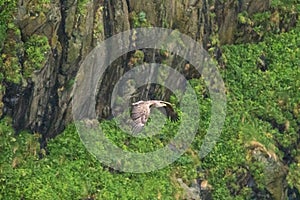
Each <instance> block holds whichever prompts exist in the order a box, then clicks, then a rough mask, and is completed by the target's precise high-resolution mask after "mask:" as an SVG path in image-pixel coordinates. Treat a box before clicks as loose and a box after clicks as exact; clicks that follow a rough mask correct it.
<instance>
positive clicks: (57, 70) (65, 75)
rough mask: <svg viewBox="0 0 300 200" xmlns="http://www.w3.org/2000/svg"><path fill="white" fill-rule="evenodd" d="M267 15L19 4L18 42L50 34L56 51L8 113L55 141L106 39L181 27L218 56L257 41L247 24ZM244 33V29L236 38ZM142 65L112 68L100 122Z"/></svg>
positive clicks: (14, 91)
mask: <svg viewBox="0 0 300 200" xmlns="http://www.w3.org/2000/svg"><path fill="white" fill-rule="evenodd" d="M268 9H270V2H269V1H268V0H265V1H260V0H248V1H236V0H230V1H217V0H216V1H208V0H183V1H177V0H171V1H164V0H159V1H134V0H93V1H91V0H82V1H75V0H66V1H62V0H60V1H59V0H54V1H51V2H50V1H42V2H40V1H36V0H34V1H32V0H30V1H29V0H20V1H19V2H18V5H17V12H16V14H15V17H16V20H15V23H16V25H17V27H18V28H19V30H20V32H21V34H20V37H19V38H18V40H19V42H20V43H26V41H28V40H29V39H30V37H31V36H32V35H42V36H46V38H47V39H48V43H49V45H50V50H49V51H48V52H47V53H46V54H45V62H43V63H42V66H41V67H40V68H39V69H38V70H35V71H33V72H32V74H31V75H30V78H26V79H25V78H24V79H23V81H22V84H21V85H14V84H13V85H11V86H9V87H8V89H7V90H6V93H5V94H4V97H3V103H4V105H3V106H4V113H5V114H9V115H11V116H12V117H13V120H14V125H15V127H16V128H17V129H19V130H20V129H30V130H31V131H34V132H39V133H42V134H43V136H44V137H45V138H47V137H52V136H54V135H56V134H57V133H59V132H60V131H61V130H62V129H63V128H64V126H65V125H66V124H67V123H68V122H70V121H71V120H72V116H71V112H70V111H71V99H72V96H71V91H72V84H73V83H74V79H75V75H76V73H77V71H78V69H79V66H80V63H81V62H82V60H83V59H84V58H85V56H86V55H87V54H88V53H89V52H90V51H91V50H92V49H93V47H95V46H96V45H97V44H99V43H101V41H103V40H105V39H106V38H108V37H110V36H112V35H114V34H116V33H119V32H122V31H125V30H129V29H131V28H135V27H147V26H157V27H165V28H170V29H178V30H179V31H180V32H182V33H184V34H187V35H189V36H190V37H192V38H193V39H194V40H196V41H198V42H199V43H202V44H203V46H204V47H205V48H206V49H208V50H209V51H210V52H212V53H213V54H215V55H216V56H217V57H218V56H220V52H219V50H218V48H217V46H218V45H220V44H227V43H233V42H235V41H236V40H237V39H239V40H242V41H243V40H251V39H252V38H254V39H259V38H257V37H252V36H257V33H253V31H249V29H251V25H253V24H251V23H250V22H249V20H248V21H247V20H246V22H249V24H247V23H244V22H243V21H242V20H241V19H244V18H246V19H248V18H250V16H251V15H253V14H255V13H259V12H263V11H265V10H268ZM273 11H274V10H273ZM273 11H272V12H273ZM274 12H275V11H274ZM240 13H247V16H246V17H245V16H242V17H244V18H241V15H240ZM247 17H248V18H247ZM240 18H241V19H240ZM277 22H278V23H277ZM276 23H277V24H276ZM291 23H292V22H291ZM274 24H275V25H274V26H276V27H277V28H280V24H279V19H275V22H274ZM238 28H239V30H242V31H239V32H237V30H238ZM273 28H274V27H273ZM237 33H238V34H237ZM245 38H246V39H245ZM142 54H144V55H142V59H143V60H142V62H143V61H144V62H154V61H155V62H158V61H159V60H161V59H162V58H161V57H162V56H161V55H160V54H159V52H156V51H152V50H147V51H144V52H143V53H142ZM18 57H19V60H20V63H21V66H23V67H24V66H25V63H26V59H27V57H28V55H27V56H26V53H23V54H22V53H21V54H20V56H18ZM138 59H141V57H136V54H135V52H129V53H128V54H127V55H124V56H123V57H122V58H120V59H118V60H116V61H115V62H114V63H113V64H112V66H111V67H110V68H109V69H108V70H107V72H106V74H105V76H104V78H103V80H104V83H103V84H102V85H101V87H100V89H99V94H98V102H97V112H98V115H99V118H105V117H108V116H109V114H110V109H109V106H108V105H109V102H110V95H109V94H110V93H111V91H112V89H113V85H114V83H116V81H117V80H118V79H119V77H121V76H122V74H124V73H125V72H126V71H127V70H129V69H130V68H132V67H133V66H134V64H135V63H136V62H137V60H138ZM167 64H170V65H172V67H174V68H176V69H177V70H178V71H180V72H182V73H184V74H185V75H186V76H187V77H189V78H191V77H197V76H199V74H197V73H194V72H193V71H192V70H190V69H187V68H185V69H184V67H183V66H185V64H186V63H184V62H182V61H181V60H180V59H179V58H176V57H175V56H174V57H169V58H168V61H167ZM148 89H149V88H148ZM154 90H155V91H156V94H157V95H158V96H159V97H160V98H165V99H166V98H168V96H169V95H170V94H169V93H168V91H162V90H160V88H155V87H154V88H152V91H154ZM139 92H140V96H141V97H142V98H147V97H148V95H149V93H148V92H147V90H146V89H145V88H144V89H142V90H141V91H139ZM158 96H156V97H158Z"/></svg>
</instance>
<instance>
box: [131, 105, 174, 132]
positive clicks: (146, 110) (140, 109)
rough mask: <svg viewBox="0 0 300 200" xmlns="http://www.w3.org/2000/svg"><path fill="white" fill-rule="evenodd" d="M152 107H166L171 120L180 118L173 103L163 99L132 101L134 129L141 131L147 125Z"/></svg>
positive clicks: (134, 130)
mask: <svg viewBox="0 0 300 200" xmlns="http://www.w3.org/2000/svg"><path fill="white" fill-rule="evenodd" d="M151 108H165V111H166V112H165V113H166V115H167V116H168V118H170V119H171V121H173V122H174V121H177V120H178V114H177V112H176V111H175V110H174V108H173V106H172V104H171V103H169V102H167V101H161V100H149V101H138V102H135V103H132V109H131V119H132V120H133V126H132V131H133V132H134V133H138V132H140V131H141V130H142V129H143V127H144V126H145V124H146V122H147V120H148V118H149V116H150V112H151Z"/></svg>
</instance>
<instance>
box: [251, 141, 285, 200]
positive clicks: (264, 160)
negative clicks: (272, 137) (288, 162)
mask: <svg viewBox="0 0 300 200" xmlns="http://www.w3.org/2000/svg"><path fill="white" fill-rule="evenodd" d="M247 149H248V153H249V159H250V160H251V161H252V162H254V163H258V164H260V165H262V166H263V172H264V180H263V181H264V184H265V185H266V190H267V191H268V192H269V193H270V195H271V197H272V199H275V200H283V199H287V193H286V191H287V182H286V176H287V173H288V171H287V169H286V167H285V166H284V164H283V163H282V162H281V161H280V160H279V158H278V157H277V156H276V154H275V153H274V152H272V151H270V150H267V149H266V147H265V146H264V145H262V144H261V143H259V142H257V141H251V142H250V143H249V145H248V147H247Z"/></svg>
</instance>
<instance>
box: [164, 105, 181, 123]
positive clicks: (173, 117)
mask: <svg viewBox="0 0 300 200" xmlns="http://www.w3.org/2000/svg"><path fill="white" fill-rule="evenodd" d="M164 103H165V105H166V106H164V108H165V109H166V114H167V116H168V118H170V119H171V121H173V122H174V121H178V119H179V117H178V113H177V112H176V111H175V110H174V108H173V106H172V104H171V103H169V102H166V101H164Z"/></svg>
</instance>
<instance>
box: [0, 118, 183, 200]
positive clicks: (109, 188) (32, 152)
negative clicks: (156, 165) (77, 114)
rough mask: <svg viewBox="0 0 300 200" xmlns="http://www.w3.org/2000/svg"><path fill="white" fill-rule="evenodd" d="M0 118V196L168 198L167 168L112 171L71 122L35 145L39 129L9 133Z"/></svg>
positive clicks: (170, 190) (171, 191) (171, 193)
mask: <svg viewBox="0 0 300 200" xmlns="http://www.w3.org/2000/svg"><path fill="white" fill-rule="evenodd" d="M10 123H11V122H10V120H9V119H5V120H2V121H1V122H0V137H1V141H0V150H1V156H0V160H1V162H0V163H1V164H0V172H1V173H0V198H1V199H3V198H5V199H20V198H24V199H87V198H94V199H158V198H160V199H173V196H174V195H175V193H177V192H178V189H176V185H174V184H173V183H172V181H171V168H170V167H167V168H165V169H163V170H159V171H155V172H151V173H146V174H131V173H119V172H114V173H111V172H110V170H109V169H108V168H106V167H104V166H102V165H101V163H100V162H99V161H98V160H96V159H95V158H94V157H93V156H92V155H91V154H89V152H87V150H86V148H85V147H84V145H83V144H82V142H81V141H80V138H79V136H78V134H77V132H76V129H75V126H74V125H71V126H69V127H68V128H67V129H66V130H65V131H64V132H63V133H62V134H60V135H59V136H58V137H56V138H55V139H52V140H50V141H49V143H48V145H47V153H45V152H46V151H45V150H43V149H42V150H41V151H40V150H39V143H38V138H39V135H38V134H34V135H32V134H29V133H25V132H24V133H20V134H18V135H15V134H14V131H13V129H12V128H11V124H10Z"/></svg>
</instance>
